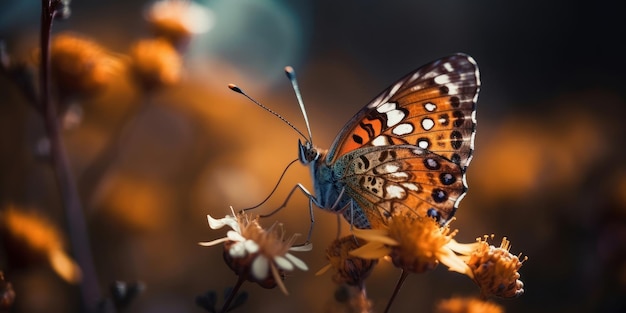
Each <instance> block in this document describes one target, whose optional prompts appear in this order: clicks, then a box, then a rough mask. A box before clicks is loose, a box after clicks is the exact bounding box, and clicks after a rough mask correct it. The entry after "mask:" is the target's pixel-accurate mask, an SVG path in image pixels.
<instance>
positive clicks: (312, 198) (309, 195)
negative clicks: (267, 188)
mask: <svg viewBox="0 0 626 313" xmlns="http://www.w3.org/2000/svg"><path fill="white" fill-rule="evenodd" d="M297 189H300V191H302V193H304V195H305V196H306V197H307V198H309V216H310V217H311V219H310V221H311V226H310V227H309V232H308V235H307V237H306V242H305V243H304V244H305V245H306V244H308V243H309V242H310V240H311V235H312V233H313V225H314V224H315V217H314V216H313V204H315V205H316V206H320V205H319V202H318V201H317V198H315V196H314V195H313V194H312V193H311V192H309V191H308V190H307V189H306V188H305V187H304V186H303V185H302V184H297V185H295V186H294V187H293V188H292V189H291V191H290V192H289V194H288V195H287V197H286V198H285V201H284V202H283V203H282V204H281V205H280V206H279V207H278V208H276V209H274V210H272V211H271V212H269V213H267V214H262V215H259V217H262V218H265V217H270V216H272V215H274V214H276V213H277V212H278V211H280V210H282V209H284V208H285V207H286V206H287V203H288V202H289V200H290V199H291V196H293V193H294V192H295V191H296V190H297ZM250 209H252V208H250ZM245 210H247V209H244V211H245Z"/></svg>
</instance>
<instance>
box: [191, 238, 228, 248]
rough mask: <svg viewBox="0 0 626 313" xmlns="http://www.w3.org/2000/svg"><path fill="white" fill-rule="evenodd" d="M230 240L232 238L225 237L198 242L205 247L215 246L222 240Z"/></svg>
mask: <svg viewBox="0 0 626 313" xmlns="http://www.w3.org/2000/svg"><path fill="white" fill-rule="evenodd" d="M228 240H230V239H228V238H227V237H224V238H220V239H215V240H212V241H202V242H198V244H199V245H201V246H204V247H211V246H214V245H216V244H219V243H222V242H225V241H228Z"/></svg>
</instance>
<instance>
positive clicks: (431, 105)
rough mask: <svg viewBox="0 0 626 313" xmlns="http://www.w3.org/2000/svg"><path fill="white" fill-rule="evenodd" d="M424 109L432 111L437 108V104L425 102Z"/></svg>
mask: <svg viewBox="0 0 626 313" xmlns="http://www.w3.org/2000/svg"><path fill="white" fill-rule="evenodd" d="M424 109H426V111H428V112H432V111H434V110H436V109H437V105H435V104H434V103H432V102H426V103H424Z"/></svg>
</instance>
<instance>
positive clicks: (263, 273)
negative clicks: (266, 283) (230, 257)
mask: <svg viewBox="0 0 626 313" xmlns="http://www.w3.org/2000/svg"><path fill="white" fill-rule="evenodd" d="M269 267H270V262H269V261H268V260H267V258H266V257H264V256H262V255H259V256H257V257H256V258H255V259H254V261H252V276H254V278H256V279H258V280H263V279H265V278H267V274H268V271H269Z"/></svg>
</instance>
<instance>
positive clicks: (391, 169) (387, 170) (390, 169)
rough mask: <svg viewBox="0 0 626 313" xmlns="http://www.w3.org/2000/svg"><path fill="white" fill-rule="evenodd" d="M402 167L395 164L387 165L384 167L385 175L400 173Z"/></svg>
mask: <svg viewBox="0 0 626 313" xmlns="http://www.w3.org/2000/svg"><path fill="white" fill-rule="evenodd" d="M399 168H400V167H399V166H397V165H395V164H385V165H384V167H383V171H384V172H385V173H394V172H396V171H398V169H399Z"/></svg>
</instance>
